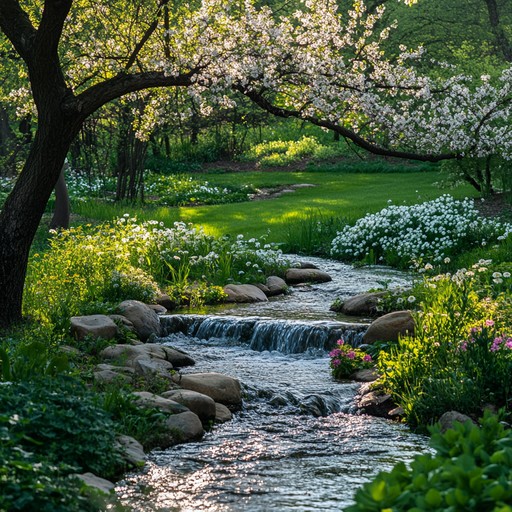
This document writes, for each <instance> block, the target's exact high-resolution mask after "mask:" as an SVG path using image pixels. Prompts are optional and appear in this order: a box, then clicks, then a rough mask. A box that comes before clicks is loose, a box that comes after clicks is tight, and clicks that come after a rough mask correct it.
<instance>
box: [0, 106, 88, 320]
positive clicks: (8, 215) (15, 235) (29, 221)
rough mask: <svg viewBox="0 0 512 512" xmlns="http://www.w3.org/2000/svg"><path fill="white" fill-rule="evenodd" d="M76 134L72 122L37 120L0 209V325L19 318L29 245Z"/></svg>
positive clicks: (75, 128)
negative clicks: (26, 153)
mask: <svg viewBox="0 0 512 512" xmlns="http://www.w3.org/2000/svg"><path fill="white" fill-rule="evenodd" d="M58 117H60V116H58ZM76 124H78V123H76ZM76 133H77V127H76V126H74V123H73V122H71V121H68V122H65V120H64V119H62V118H60V119H56V120H55V121H51V120H48V122H47V123H43V122H40V124H39V129H38V131H37V133H36V135H35V138H34V142H33V144H32V147H31V149H30V153H29V156H28V158H27V161H26V163H25V166H24V168H23V171H22V172H21V174H20V176H19V177H18V180H17V181H16V184H15V186H14V189H13V191H12V192H11V194H10V195H9V196H8V198H7V200H6V201H5V204H4V207H3V209H2V211H1V212H0V290H1V293H0V328H3V327H8V326H10V325H12V324H14V323H17V322H19V321H20V320H21V318H22V298H23V286H24V282H25V276H26V273H27V265H28V256H29V251H30V246H31V244H32V240H33V238H34V235H35V233H36V231H37V228H38V226H39V222H40V220H41V217H42V215H43V213H44V210H45V207H46V203H47V202H48V198H49V197H50V194H51V192H52V190H53V188H54V186H55V184H56V182H57V179H58V177H59V175H60V173H61V170H62V166H63V164H64V160H65V158H66V154H67V152H68V150H69V147H70V145H71V142H72V140H73V138H74V135H75V134H76ZM27 198H30V200H29V201H27Z"/></svg>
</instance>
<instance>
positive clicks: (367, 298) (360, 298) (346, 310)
mask: <svg viewBox="0 0 512 512" xmlns="http://www.w3.org/2000/svg"><path fill="white" fill-rule="evenodd" d="M385 295H386V292H373V293H362V294H360V295H355V296H354V297H350V298H349V299H347V300H346V301H345V302H343V304H342V305H341V307H339V308H338V307H336V308H334V307H331V309H333V310H334V311H339V312H340V313H343V314H344V315H349V316H373V315H377V314H378V311H377V306H378V304H379V301H380V300H381V299H382V298H383V297H384V296H385Z"/></svg>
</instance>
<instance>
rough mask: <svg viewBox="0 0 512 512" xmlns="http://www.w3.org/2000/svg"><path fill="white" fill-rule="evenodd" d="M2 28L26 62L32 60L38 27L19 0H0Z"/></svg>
mask: <svg viewBox="0 0 512 512" xmlns="http://www.w3.org/2000/svg"><path fill="white" fill-rule="evenodd" d="M0 29H1V30H2V32H3V33H4V34H5V35H6V36H7V38H8V39H9V41H11V43H12V44H13V46H14V48H15V49H16V51H17V52H18V53H19V54H20V56H21V58H22V59H23V60H24V61H25V62H27V61H28V60H30V55H31V51H32V45H33V40H34V38H35V36H36V29H35V28H34V26H33V25H32V23H30V19H29V17H28V15H27V13H26V12H25V11H24V10H23V9H22V8H21V6H20V3H19V2H18V0H0Z"/></svg>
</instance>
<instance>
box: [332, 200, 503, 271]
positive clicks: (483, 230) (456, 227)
mask: <svg viewBox="0 0 512 512" xmlns="http://www.w3.org/2000/svg"><path fill="white" fill-rule="evenodd" d="M511 233H512V226H511V225H509V224H502V223H500V222H497V221H495V220H491V219H486V218H483V217H481V216H480V215H479V213H478V211H477V210H476V209H475V207H474V205H473V202H472V201H471V200H470V199H465V200H463V201H457V200H455V199H453V197H451V196H449V195H443V196H441V197H439V198H437V199H434V200H433V201H427V202H425V203H422V204H417V205H413V206H395V205H390V206H388V207H387V208H384V209H383V210H381V211H380V212H378V213H374V214H369V215H366V216H365V217H363V218H362V219H359V220H358V221H357V222H356V224H355V225H354V226H347V227H345V228H344V229H343V230H342V231H340V232H339V233H338V235H337V237H336V238H335V239H334V240H333V241H332V246H331V252H332V255H333V256H334V257H336V258H338V259H342V260H348V261H353V260H363V259H365V258H370V259H371V260H373V261H372V262H379V263H388V264H391V265H393V264H394V265H402V266H403V265H406V264H409V263H410V262H411V260H424V261H425V260H426V261H431V262H432V263H441V262H442V261H443V259H445V258H446V257H449V256H451V255H453V254H456V253H457V252H459V251H461V250H464V251H466V250H468V249H469V248H471V247H475V246H479V245H480V246H485V245H486V244H489V243H491V242H494V241H497V240H498V241H499V240H503V239H505V238H506V237H508V236H509V235H510V234H511Z"/></svg>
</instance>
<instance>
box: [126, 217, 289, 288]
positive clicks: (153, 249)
mask: <svg viewBox="0 0 512 512" xmlns="http://www.w3.org/2000/svg"><path fill="white" fill-rule="evenodd" d="M117 224H118V226H119V227H120V229H122V232H123V239H122V242H123V243H124V244H125V246H129V247H131V248H132V250H133V249H134V250H135V251H137V248H140V250H139V252H140V259H139V261H138V264H139V265H141V266H142V267H144V266H146V265H148V264H149V265H150V266H153V267H155V265H157V266H158V265H159V266H161V267H162V268H164V269H165V268H166V267H167V268H168V267H172V268H173V269H174V271H176V272H177V271H180V272H186V274H187V276H189V277H190V278H194V279H203V280H207V281H216V280H217V278H218V277H219V276H220V277H223V278H224V279H225V280H226V281H227V280H231V281H240V282H251V281H254V280H261V278H262V277H264V276H267V275H269V274H270V273H277V274H281V273H283V271H284V270H285V269H287V268H289V267H290V266H291V262H290V260H289V259H288V258H287V257H285V256H284V255H283V253H282V251H281V250H280V249H279V248H278V247H277V246H276V245H275V244H269V243H265V240H264V238H259V239H257V238H251V239H249V240H247V239H245V238H244V236H243V235H238V236H237V237H236V238H235V239H233V238H231V237H220V238H219V237H215V236H212V235H209V234H207V233H206V232H205V230H204V229H203V228H202V227H194V226H193V225H192V224H186V223H184V222H175V223H174V225H173V227H172V228H166V227H165V226H164V225H163V224H162V223H159V222H158V221H147V222H144V223H138V222H137V220H136V219H134V218H129V216H128V215H127V216H125V217H122V218H120V219H118V221H117Z"/></svg>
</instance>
